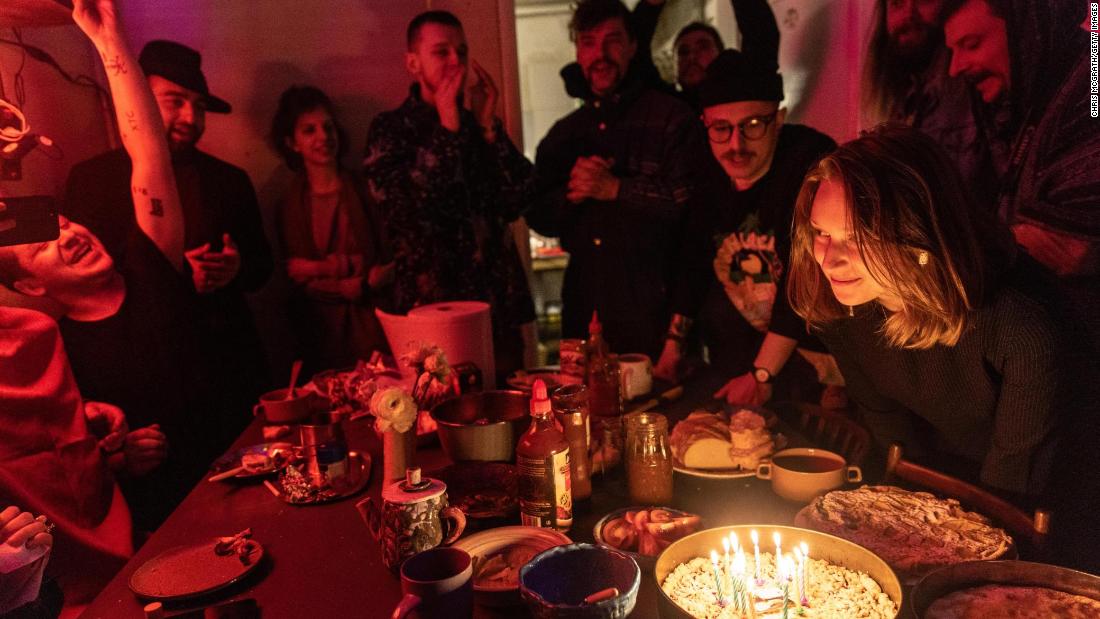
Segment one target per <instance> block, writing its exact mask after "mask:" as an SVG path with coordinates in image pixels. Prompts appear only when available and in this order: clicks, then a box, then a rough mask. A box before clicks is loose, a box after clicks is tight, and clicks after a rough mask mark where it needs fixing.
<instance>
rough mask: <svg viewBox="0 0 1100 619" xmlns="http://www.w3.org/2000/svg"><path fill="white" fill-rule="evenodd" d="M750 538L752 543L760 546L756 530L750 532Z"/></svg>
mask: <svg viewBox="0 0 1100 619" xmlns="http://www.w3.org/2000/svg"><path fill="white" fill-rule="evenodd" d="M749 537H751V538H752V543H754V544H759V543H760V537H759V536H757V535H756V529H753V530H752V531H749Z"/></svg>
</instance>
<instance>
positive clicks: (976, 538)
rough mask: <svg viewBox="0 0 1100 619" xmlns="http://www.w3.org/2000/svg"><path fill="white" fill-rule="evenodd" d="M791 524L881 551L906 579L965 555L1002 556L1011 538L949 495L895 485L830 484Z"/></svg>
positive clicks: (969, 558) (973, 558)
mask: <svg viewBox="0 0 1100 619" xmlns="http://www.w3.org/2000/svg"><path fill="white" fill-rule="evenodd" d="M795 525H796V526H800V527H806V528H809V529H815V530H818V531H822V532H824V533H830V534H832V535H836V536H837V537H842V538H844V539H847V540H849V541H852V542H855V543H857V544H859V545H861V546H863V547H865V548H867V549H868V550H870V551H871V552H873V553H875V554H877V555H878V556H880V557H882V559H883V560H884V561H886V562H887V563H889V564H890V567H892V568H894V571H895V572H897V574H898V577H899V578H901V580H902V582H904V583H906V584H912V583H915V582H916V581H917V580H919V579H920V578H921V577H922V576H924V575H925V574H927V573H928V572H930V571H932V570H934V569H936V568H939V567H943V566H946V565H952V564H955V563H961V562H964V561H977V560H989V559H997V558H1000V557H1003V556H1004V555H1005V554H1006V553H1008V551H1009V549H1011V548H1012V538H1011V537H1009V536H1008V534H1007V533H1005V531H1004V530H1003V529H1000V528H997V527H996V526H994V525H993V523H992V522H990V520H989V519H988V518H986V517H985V516H982V515H981V514H977V513H974V512H969V511H966V510H964V509H963V508H962V506H961V505H959V502H958V501H956V500H954V499H940V498H938V497H936V496H934V495H932V494H929V493H927V492H911V491H909V490H904V489H902V488H897V487H894V486H864V487H862V488H857V489H855V490H834V491H833V492H829V493H828V494H825V495H823V496H819V497H817V498H816V499H814V500H813V501H812V502H811V503H810V504H809V505H807V506H806V507H804V508H803V509H802V511H800V512H798V515H797V516H795Z"/></svg>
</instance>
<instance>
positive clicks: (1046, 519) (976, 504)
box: [884, 443, 1051, 547]
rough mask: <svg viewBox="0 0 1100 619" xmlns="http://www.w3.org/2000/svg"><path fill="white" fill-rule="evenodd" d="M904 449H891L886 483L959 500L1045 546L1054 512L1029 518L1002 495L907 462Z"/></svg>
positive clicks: (898, 447) (1008, 528) (1046, 511)
mask: <svg viewBox="0 0 1100 619" xmlns="http://www.w3.org/2000/svg"><path fill="white" fill-rule="evenodd" d="M903 453H904V450H903V448H902V446H901V444H899V443H894V444H893V445H891V446H890V450H889V452H887V454H886V475H885V479H884V481H885V482H887V483H889V481H890V480H891V479H894V478H896V479H903V480H905V481H908V482H910V483H912V484H916V485H918V486H921V487H923V488H927V489H929V490H934V491H935V492H937V493H939V494H941V495H943V496H946V497H949V498H952V499H957V500H958V501H959V502H960V503H962V504H963V505H965V506H966V507H968V508H970V509H974V510H977V511H978V512H979V513H981V514H983V515H985V516H988V517H990V518H992V519H993V520H995V521H996V522H997V523H998V524H1000V525H1001V526H1003V527H1004V528H1005V529H1007V530H1008V531H1009V532H1010V533H1012V534H1013V535H1014V536H1016V537H1023V538H1025V539H1027V540H1028V541H1029V542H1031V543H1032V544H1033V545H1034V546H1036V547H1041V546H1043V544H1044V542H1045V540H1046V539H1047V536H1048V535H1049V533H1050V518H1051V514H1050V511H1048V510H1045V509H1036V510H1035V513H1034V514H1032V515H1028V514H1027V513H1026V512H1024V511H1023V510H1022V509H1020V508H1018V507H1016V506H1015V505H1013V504H1011V503H1009V502H1008V501H1005V500H1004V499H1002V498H1000V497H999V496H997V495H995V494H993V493H991V492H988V491H986V490H982V489H981V488H979V487H977V486H975V485H973V484H970V483H967V482H965V481H963V480H961V479H958V478H956V477H952V476H950V475H946V474H944V473H940V472H939V471H934V470H932V469H930V468H928V467H925V466H921V465H919V464H916V463H914V462H910V461H908V460H905V459H904V458H903V457H902V455H903Z"/></svg>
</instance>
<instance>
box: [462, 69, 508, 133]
mask: <svg viewBox="0 0 1100 619" xmlns="http://www.w3.org/2000/svg"><path fill="white" fill-rule="evenodd" d="M473 70H474V77H475V78H476V79H475V80H466V94H465V97H464V100H465V103H466V108H467V109H468V110H470V112H472V113H473V115H474V118H476V119H477V124H478V125H480V126H481V128H482V130H483V131H490V130H492V128H493V119H494V118H496V107H497V100H498V99H499V98H500V92H499V91H498V90H497V85H496V84H495V83H493V78H492V76H490V75H489V72H488V71H486V70H485V69H484V68H482V66H481V65H480V64H478V63H477V61H476V60H475V61H473Z"/></svg>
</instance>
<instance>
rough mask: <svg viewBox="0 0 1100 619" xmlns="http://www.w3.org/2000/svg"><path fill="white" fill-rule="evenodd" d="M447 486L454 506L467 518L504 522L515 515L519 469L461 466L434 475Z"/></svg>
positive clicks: (481, 464)
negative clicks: (505, 518)
mask: <svg viewBox="0 0 1100 619" xmlns="http://www.w3.org/2000/svg"><path fill="white" fill-rule="evenodd" d="M435 475H436V476H438V477H439V478H440V479H441V480H443V483H445V484H447V497H448V502H449V503H450V504H451V505H456V506H458V507H460V508H461V509H462V513H464V514H466V517H467V518H479V519H480V518H504V517H507V516H511V515H513V514H515V513H516V511H517V510H518V509H519V503H518V501H517V499H516V497H517V496H518V494H519V481H518V476H517V475H516V467H515V466H514V465H511V464H507V463H504V462H460V463H458V464H452V465H451V466H448V467H447V468H445V469H442V470H440V471H438V472H437V473H435Z"/></svg>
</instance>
